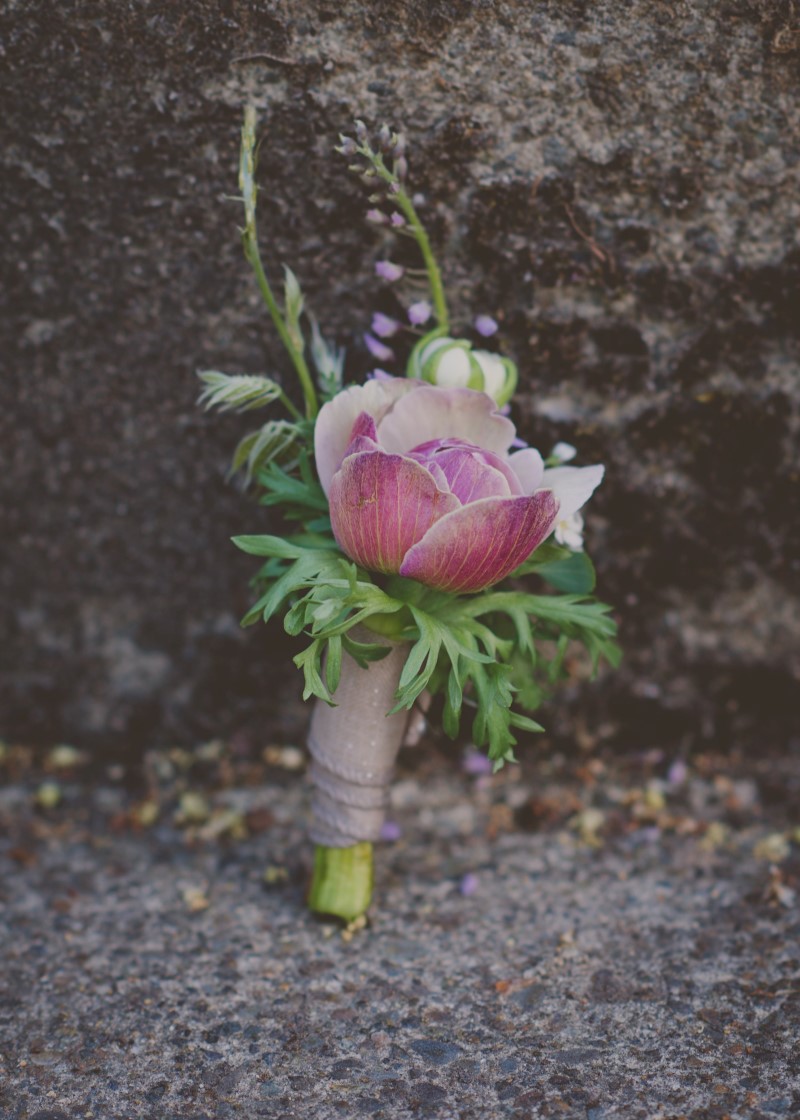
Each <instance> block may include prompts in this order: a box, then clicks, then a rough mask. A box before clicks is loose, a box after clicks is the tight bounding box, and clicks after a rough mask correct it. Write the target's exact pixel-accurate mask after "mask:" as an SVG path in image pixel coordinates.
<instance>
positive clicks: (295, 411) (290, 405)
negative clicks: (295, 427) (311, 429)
mask: <svg viewBox="0 0 800 1120" xmlns="http://www.w3.org/2000/svg"><path fill="white" fill-rule="evenodd" d="M280 400H281V402H282V404H284V405H285V407H286V408H287V410H288V411H289V412H291V414H292V416H294V418H295V420H302V419H303V414H302V412H301V411H300V409H299V408H298V407H297V405H296V404H295V403H294V401H293V400H291V399H290V398H289V397H288V396H287V395H286V393H284V391H283V389H281V393H280Z"/></svg>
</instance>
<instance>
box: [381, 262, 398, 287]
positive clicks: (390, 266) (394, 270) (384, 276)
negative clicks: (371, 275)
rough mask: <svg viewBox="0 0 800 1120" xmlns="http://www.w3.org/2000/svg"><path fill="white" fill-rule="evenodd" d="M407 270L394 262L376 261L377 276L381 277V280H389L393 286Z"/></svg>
mask: <svg viewBox="0 0 800 1120" xmlns="http://www.w3.org/2000/svg"><path fill="white" fill-rule="evenodd" d="M404 271H405V270H404V269H403V268H401V266H400V265H399V264H395V263H394V262H393V261H376V263H375V274H376V275H377V276H380V278H381V280H388V281H389V283H390V284H393V283H394V281H395V280H399V279H400V277H401V276H402V275H403V272H404Z"/></svg>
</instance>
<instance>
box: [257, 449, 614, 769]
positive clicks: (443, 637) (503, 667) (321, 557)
mask: <svg viewBox="0 0 800 1120" xmlns="http://www.w3.org/2000/svg"><path fill="white" fill-rule="evenodd" d="M305 466H306V469H310V468H308V464H307V463H306V464H305ZM261 480H262V483H263V484H264V485H265V487H267V490H266V493H265V499H264V500H266V501H268V502H269V504H280V505H281V506H282V507H284V509H286V507H288V508H289V510H290V512H293V513H294V515H295V517H296V519H297V520H301V521H303V522H304V527H303V531H302V532H300V533H298V534H296V535H294V536H289V537H286V538H284V537H276V536H257V537H237V538H235V543H236V544H237V545H238V547H239V548H241V549H243V550H244V551H245V552H248V553H250V554H251V555H254V556H260V557H262V558H264V559H265V560H266V563H265V564H264V566H263V567H262V569H261V572H260V573H259V575H258V577H257V582H258V583H260V584H262V585H263V588H264V590H263V594H262V595H261V597H260V598H259V599H258V601H257V602H256V603H255V604H254V605H253V607H252V608H251V609H250V611H248V613H247V615H246V616H245V618H244V620H243V624H244V625H251V624H252V623H254V622H257V621H258V620H259V619H263V620H264V621H268V620H269V619H271V618H273V617H275V616H276V615H279V614H282V615H283V617H284V628H285V629H286V631H287V633H289V634H292V635H295V636H296V635H299V634H305V635H306V636H307V637H308V639H309V644H308V646H307V647H306V648H305V649H304V650H303V651H302V652H301V653H300V654H298V655H297V657H296V658H295V663H296V664H297V666H298V667H299V668H300V669H302V671H303V675H304V682H305V684H304V691H303V696H304V698H305V699H310V698H311V697H312V696H316V697H319V698H320V699H322V700H324V701H326V703H329V704H332V703H334V702H335V700H334V693H335V691H336V686H337V684H338V680H339V674H340V671H341V661H342V656H343V653H344V652H347V653H349V654H350V655H351V656H353V657H355V658H356V660H357V661H358V662H359V664H362V665H366V664H367V663H368V662H369V661H370V660H372V659H374V658H378V657H382V656H384V655H385V653H386V647H385V646H382V645H381V644H379V642H378V641H376V643H375V644H371V643H364V642H357V641H356V640H355V639H354V638H352V637H351V635H350V631H351V630H352V629H353V627H354V626H356V625H358V624H359V623H361V624H363V625H365V626H367V627H368V628H370V627H371V628H372V629H373V630H374V631H375V633H376V638H377V637H378V636H379V635H387V634H388V635H391V636H392V637H394V638H396V639H398V640H404V641H407V642H408V643H409V653H408V657H407V659H406V663H405V667H404V669H403V672H402V675H401V677H400V683H399V687H398V690H397V694H396V704H395V707H394V709H393V711H399V710H401V709H403V708H410V707H411V706H412V705H413V703H414V701H415V700H416V699H417V697H418V696H419V695H420V693H422V692H423V691H424V690H426V689H429V690H431V691H433V692H436V693H440V694H441V695H442V697H443V700H444V711H443V724H444V730H445V732H446V733H447V734H448V735H449V736H451V737H455V736H456V735H458V733H459V730H460V727H461V720H462V715H463V714H464V712H465V709H468V710H470V711H472V713H473V716H472V736H473V739H474V741H475V743H476V744H477V745H478V746H487V747H488V752H489V757H490V758H491V759H492V760H493V761H494V763H495V766H496V767H499V766H502V765H503V763H504V762H507V761H513V759H514V750H513V748H514V745H515V743H516V738H515V736H514V730H524V731H540V730H541V727H540V726H539V724H537V723H535V722H534V721H533V720H532V719H530V718H528V717H527V716H526V715H524V714H522V713H521V712H520V711H519V710H517V708H515V704H516V705H517V706H522V707H524V708H527V709H529V710H530V709H533V708H535V707H536V706H538V704H539V703H540V702H541V699H542V697H543V696H544V695H545V692H546V689H547V687H548V686H549V685H551V684H552V683H553V682H554V681H555V680H556V679H557V678H558V677H559V676H560V675H561V673H562V671H563V670H562V665H563V660H564V655H565V653H566V650H567V648H568V645H569V643H570V641H577V642H579V643H580V644H582V645H583V646H584V647H585V648H586V649H587V650H588V652H589V654H590V656H591V658H592V664H593V668H594V669H596V668H597V666H598V664H599V662H600V660H601V659H605V660H606V661H608V662H609V663H611V664H612V665H613V664H617V662H618V660H619V649H618V647H617V646H616V644H615V642H614V636H615V633H616V627H615V624H614V622H613V620H612V619H611V618H610V617H609V608H608V607H607V606H605V605H604V604H602V603H598V602H596V601H595V600H593V599H591V598H589V597H588V596H587V595H586V594H582V593H571V594H562V595H535V594H530V593H528V592H525V591H519V590H514V589H512V588H509V589H504V588H502V587H501V588H499V589H495V590H493V591H488V592H483V593H482V594H479V595H450V594H446V593H444V592H437V591H432V590H431V589H429V588H425V587H423V586H422V585H421V584H418V583H416V582H414V581H413V580H406V579H401V578H400V577H390V578H388V579H381V577H378V576H374V575H371V574H370V573H368V572H365V571H364V570H363V569H361V568H359V567H358V566H357V565H356V564H354V563H352V561H350V560H348V559H347V558H346V557H345V556H343V555H342V553H341V552H340V551H339V550H338V548H337V547H336V543H335V541H333V539H332V537H331V535H330V532H329V530H325V529H323V530H320V531H315V530H313V529H312V528H310V524H311V522H313V521H314V520H315V519H316V515H317V514H318V512H319V511H320V510H321V509H322V508H326V503H325V496H324V494H322V491H321V489H319V490H318V492H317V491H316V490H315V488H314V485H311V486H309V485H308V484H307V483H306V482H303V481H302V479H301V480H299V481H298V480H297V479H294V478H292V477H291V476H290V475H288V474H287V473H286V472H285V471H283V470H281V468H280V467H278V466H277V465H276V464H274V463H273V464H271V465H270V467H269V469H268V470H267V471H266V472H262V474H261ZM312 482H313V479H312ZM315 485H316V486H317V487H318V484H315ZM543 559H544V561H545V565H544V566H548V565H552V564H558V563H564V562H568V558H567V557H556V558H555V559H554V558H553V556H552V555H550V556H548V555H547V554H545V556H544V558H543ZM379 581H380V582H379ZM326 653H327V658H326V656H325V655H326ZM537 677H538V678H541V679H540V680H539V681H538V683H534V680H535V679H536V678H537Z"/></svg>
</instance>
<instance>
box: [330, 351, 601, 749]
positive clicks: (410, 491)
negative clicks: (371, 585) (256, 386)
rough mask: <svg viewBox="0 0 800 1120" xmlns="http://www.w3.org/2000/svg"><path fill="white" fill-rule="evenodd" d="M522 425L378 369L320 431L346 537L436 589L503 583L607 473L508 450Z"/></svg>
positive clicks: (346, 548)
mask: <svg viewBox="0 0 800 1120" xmlns="http://www.w3.org/2000/svg"><path fill="white" fill-rule="evenodd" d="M369 337H370V338H372V336H369ZM372 343H373V344H374V345H377V346H382V345H383V344H382V343H380V342H378V340H377V339H375V338H372ZM515 434H516V433H515V431H514V425H513V424H512V423H511V421H510V420H508V419H506V418H505V417H504V416H501V415H500V414H499V413H498V412H497V410H496V407H495V405H494V402H493V401H492V399H491V398H490V397H489V396H487V395H486V394H485V393H480V392H477V391H475V390H473V389H460V388H452V389H451V388H441V387H436V386H433V385H429V384H427V383H425V382H422V381H419V380H415V379H413V378H379V379H373V380H371V381H369V382H368V383H367V384H366V385H360V386H355V387H353V388H352V389H347V390H345V391H344V392H343V393H339V394H338V395H337V396H336V397H334V399H333V400H332V401H329V402H328V403H327V404H325V405H324V406H323V408H322V410H321V411H320V414H319V416H318V418H317V424H316V429H315V434H314V448H315V458H316V462H317V469H318V470H319V477H320V482H321V483H322V487H323V489H324V490H325V492H326V494H327V495H328V501H329V505H330V514H331V524H332V527H333V533H334V536H335V537H336V540H337V542H338V544H339V547H340V548H341V549H342V551H343V552H345V553H346V554H347V556H349V557H350V558H351V559H352V560H355V561H356V563H358V564H360V565H361V566H362V567H364V568H367V569H368V570H370V571H374V572H384V573H386V574H387V575H389V574H391V575H401V576H405V577H406V578H408V579H415V580H417V581H418V582H420V583H422V584H425V585H426V586H427V587H433V588H435V589H437V590H440V591H448V592H455V593H464V592H473V591H482V590H484V589H485V588H487V587H491V586H492V585H493V584H495V583H498V582H499V581H500V580H502V579H504V578H505V577H506V576H507V575H509V574H510V573H511V572H513V571H514V569H515V568H517V567H518V566H519V565H520V564H521V563H522V561H523V560H526V559H527V557H528V556H529V555H530V553H531V552H533V550H534V549H535V548H537V547H538V545H539V544H541V542H542V541H543V540H545V538H546V537H547V536H549V534H550V533H551V532H553V530H554V528H555V527H556V523H557V522H558V523H560V519H563V518H564V517H570V516H571V515H573V514H574V513H576V512H577V510H578V509H579V508H580V507H581V506H582V505H583V503H584V502H585V501H587V500H588V498H589V497H590V496H591V493H592V491H593V490H594V488H595V487H596V486H597V485H598V484H599V482H600V480H601V478H602V473H603V468H602V467H599V466H596V467H585V468H577V467H569V468H568V467H561V468H556V469H554V470H546V469H545V467H544V463H543V461H542V457H541V455H540V454H539V452H538V451H536V450H534V448H532V447H529V448H524V449H523V450H521V451H515V452H514V453H513V454H509V449H510V447H511V445H512V441H513V440H514V436H515ZM476 769H477V767H476Z"/></svg>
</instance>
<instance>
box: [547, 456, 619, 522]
mask: <svg viewBox="0 0 800 1120" xmlns="http://www.w3.org/2000/svg"><path fill="white" fill-rule="evenodd" d="M604 473H605V467H602V466H599V465H598V466H595V467H553V469H552V470H547V471H545V472H544V476H543V477H542V482H541V485H542V488H543V489H545V490H552V491H553V493H554V494H555V496H556V498H557V499H558V503H559V504H558V520H559V521H566V520H567V518H569V517H571V516H572V514H573V513H577V512H578V510H579V509H580V508H581V506H582V505H584V503H585V502H588V501H589V499H590V498H591V496H592V494H593V493H594V491H595V490H596V489H597V487H598V486H599V485H600V483H601V482H602V481H603V474H604Z"/></svg>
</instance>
